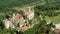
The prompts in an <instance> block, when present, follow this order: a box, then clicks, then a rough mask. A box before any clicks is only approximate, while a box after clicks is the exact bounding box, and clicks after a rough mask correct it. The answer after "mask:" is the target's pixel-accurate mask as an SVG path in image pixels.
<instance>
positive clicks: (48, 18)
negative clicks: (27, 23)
mask: <svg viewBox="0 0 60 34" xmlns="http://www.w3.org/2000/svg"><path fill="white" fill-rule="evenodd" d="M45 19H46V20H51V21H52V22H54V23H60V15H58V16H54V17H48V16H46V17H45Z"/></svg>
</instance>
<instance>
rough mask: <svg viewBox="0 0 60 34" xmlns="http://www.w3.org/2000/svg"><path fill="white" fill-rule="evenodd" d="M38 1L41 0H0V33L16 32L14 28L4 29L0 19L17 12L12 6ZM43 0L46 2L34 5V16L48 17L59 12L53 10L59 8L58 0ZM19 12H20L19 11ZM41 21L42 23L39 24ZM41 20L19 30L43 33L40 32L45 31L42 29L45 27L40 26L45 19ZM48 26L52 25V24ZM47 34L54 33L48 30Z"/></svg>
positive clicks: (28, 33)
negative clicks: (32, 25)
mask: <svg viewBox="0 0 60 34" xmlns="http://www.w3.org/2000/svg"><path fill="white" fill-rule="evenodd" d="M38 1H42V0H0V34H7V32H8V34H14V33H15V32H16V31H15V29H9V30H7V29H5V28H4V26H3V24H2V20H3V19H5V16H6V15H8V16H12V15H11V14H13V13H16V12H19V11H17V10H14V9H12V8H14V7H21V6H23V5H27V4H31V3H35V2H38ZM43 1H44V2H46V4H44V5H38V6H36V7H34V10H35V18H37V17H36V16H39V14H43V15H44V16H49V17H54V16H58V15H59V14H60V12H55V10H60V0H43ZM19 13H21V11H20V12H19ZM37 19H39V18H37ZM39 22H40V21H39ZM41 22H42V23H43V24H41ZM41 22H40V23H39V24H36V25H34V27H33V28H31V29H29V30H27V31H24V32H21V34H43V33H42V32H44V33H45V31H44V30H45V29H44V30H43V29H42V28H43V27H42V26H44V25H45V23H46V21H45V20H43V21H41ZM48 26H49V27H52V24H50V25H48ZM49 34H54V33H52V31H50V33H49Z"/></svg>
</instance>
